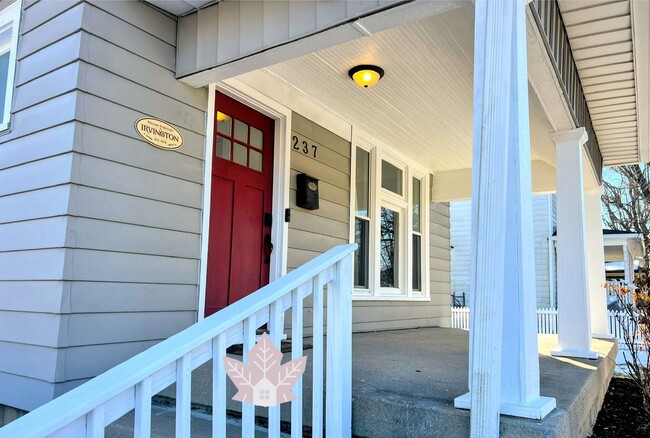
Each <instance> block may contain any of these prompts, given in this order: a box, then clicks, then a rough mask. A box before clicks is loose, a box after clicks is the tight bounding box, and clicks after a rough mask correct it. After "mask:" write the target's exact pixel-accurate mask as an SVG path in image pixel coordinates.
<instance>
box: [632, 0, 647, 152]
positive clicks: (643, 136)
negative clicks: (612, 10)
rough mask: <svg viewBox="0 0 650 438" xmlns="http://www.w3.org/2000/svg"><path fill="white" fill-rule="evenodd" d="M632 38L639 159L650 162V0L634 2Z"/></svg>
mask: <svg viewBox="0 0 650 438" xmlns="http://www.w3.org/2000/svg"><path fill="white" fill-rule="evenodd" d="M632 38H633V44H634V64H635V79H636V105H637V118H638V125H639V126H638V130H639V132H638V139H639V161H641V162H644V163H647V162H650V113H649V109H650V108H649V103H648V100H649V98H650V88H648V86H649V84H648V82H650V81H649V79H650V68H649V67H648V56H649V55H648V54H649V53H650V2H648V1H638V0H637V1H633V2H632Z"/></svg>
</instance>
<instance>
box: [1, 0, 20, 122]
mask: <svg viewBox="0 0 650 438" xmlns="http://www.w3.org/2000/svg"><path fill="white" fill-rule="evenodd" d="M21 5H22V1H21V0H19V1H17V2H15V3H13V4H12V5H11V6H8V7H7V8H5V9H3V10H2V11H0V29H2V28H4V27H6V26H9V25H11V26H12V27H11V47H10V48H9V50H10V54H9V68H8V71H7V89H6V90H5V102H4V109H3V117H2V120H3V122H2V123H0V132H1V131H6V130H8V129H9V127H10V121H11V120H10V118H11V107H12V103H13V94H14V80H15V74H16V52H17V50H18V30H19V27H20V11H21V9H22V8H21ZM6 51H7V50H5V49H3V50H2V51H1V53H3V54H4V53H5V52H6Z"/></svg>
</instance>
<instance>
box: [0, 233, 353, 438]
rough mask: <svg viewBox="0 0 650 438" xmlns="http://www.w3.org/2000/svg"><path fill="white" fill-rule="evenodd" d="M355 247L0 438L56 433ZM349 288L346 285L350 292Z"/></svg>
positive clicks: (311, 265) (328, 256)
mask: <svg viewBox="0 0 650 438" xmlns="http://www.w3.org/2000/svg"><path fill="white" fill-rule="evenodd" d="M356 248H357V245H356V244H347V245H340V246H337V247H335V248H332V249H330V250H329V251H327V252H325V253H323V254H321V255H319V256H318V257H316V258H314V259H313V260H311V261H309V262H307V263H305V264H304V265H302V266H300V267H298V268H296V269H295V270H293V271H291V272H290V273H288V274H287V275H285V276H283V277H281V278H279V279H277V280H275V281H273V282H272V283H269V284H268V285H266V286H264V287H262V288H261V289H259V290H257V291H256V292H254V293H252V294H250V295H248V296H246V297H244V298H242V299H241V300H239V301H237V302H235V303H233V304H231V305H229V306H228V307H226V308H224V309H222V310H220V311H218V312H217V313H215V314H213V315H211V316H209V317H207V318H205V319H203V320H201V321H199V322H198V323H196V324H194V325H192V326H190V327H188V328H186V329H185V330H183V331H181V332H179V333H177V334H175V335H173V336H171V337H170V338H168V339H166V340H164V341H161V342H160V343H158V344H156V345H154V346H153V347H151V348H149V349H147V350H145V351H143V352H142V353H139V354H138V355H136V356H134V357H132V358H130V359H128V360H127V361H125V362H122V363H121V364H119V365H116V366H115V367H113V368H111V369H109V370H108V371H106V372H104V373H103V374H100V375H99V376H97V377H95V378H93V379H91V380H90V381H88V382H86V383H84V384H82V385H80V386H78V387H77V388H75V389H72V390H71V391H69V392H67V393H65V394H63V395H61V396H60V397H58V398H56V399H54V400H52V401H50V402H48V403H46V404H44V405H42V406H40V407H38V408H37V409H35V410H34V411H32V412H30V413H28V414H26V415H24V416H22V417H20V418H18V419H17V420H14V421H13V422H11V423H9V424H8V425H6V426H4V427H2V428H0V438H15V437H21V438H26V437H35V438H36V437H46V436H49V435H51V434H54V433H56V432H57V431H60V430H61V429H62V428H64V427H66V426H68V425H69V424H71V423H72V422H75V421H78V420H80V419H82V418H84V417H85V416H86V415H89V414H90V413H91V412H92V411H93V410H94V409H96V408H97V407H99V406H101V405H102V404H104V403H107V402H108V401H110V400H111V399H113V398H114V397H116V396H119V395H120V394H121V393H122V392H124V391H127V390H129V389H130V388H133V387H135V385H137V384H139V383H140V382H142V381H143V380H144V379H147V378H148V377H150V376H152V375H153V374H154V373H155V372H157V371H158V370H161V369H163V368H164V367H166V366H168V365H169V364H171V363H174V362H175V361H177V360H179V359H180V358H182V357H184V356H185V355H188V354H189V353H191V352H192V351H193V350H194V349H196V348H198V347H200V346H201V345H202V344H204V343H206V342H209V341H210V340H212V339H214V338H215V337H217V336H219V335H220V334H222V333H224V332H225V331H226V330H228V329H229V328H231V327H233V326H235V325H237V324H239V323H241V322H242V321H244V320H245V319H246V318H249V317H251V316H252V315H255V314H256V312H258V311H260V310H262V309H264V308H265V307H266V306H270V305H271V304H273V303H274V302H276V301H278V300H280V299H282V298H283V297H284V296H285V295H286V294H287V293H290V292H291V291H293V290H295V289H297V288H298V287H300V286H301V285H303V284H305V283H306V282H309V281H310V280H311V279H313V278H315V277H316V276H317V275H319V274H320V273H322V272H324V271H326V270H327V269H328V268H331V267H332V266H333V265H335V264H337V263H338V262H340V261H341V260H343V259H344V258H346V256H350V257H349V258H350V260H351V254H352V253H353V252H354V251H355V249H356ZM350 280H351V278H350ZM351 288H352V285H351V284H350V293H351ZM127 412H128V411H126V412H124V413H123V414H126V413H127ZM344 427H345V426H344ZM102 430H103V428H102Z"/></svg>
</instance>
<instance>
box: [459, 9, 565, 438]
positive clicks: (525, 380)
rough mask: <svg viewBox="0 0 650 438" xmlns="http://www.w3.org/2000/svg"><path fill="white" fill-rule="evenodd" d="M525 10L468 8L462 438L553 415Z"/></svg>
mask: <svg viewBox="0 0 650 438" xmlns="http://www.w3.org/2000/svg"><path fill="white" fill-rule="evenodd" d="M526 3H527V2H526V1H525V0H516V1H512V2H495V1H486V0H477V1H476V2H475V29H474V32H475V34H474V138H473V164H472V265H471V285H470V286H471V290H472V293H471V301H472V304H471V311H472V316H471V319H470V323H471V328H470V371H469V380H470V392H469V393H467V394H465V395H463V396H460V397H458V398H456V400H455V401H454V404H455V406H456V407H460V408H470V409H471V436H472V437H486V436H489V437H492V436H498V435H499V414H500V413H504V414H508V415H517V416H524V417H529V418H543V416H545V415H546V414H547V413H548V412H550V411H551V410H552V409H553V408H554V407H555V400H554V399H550V398H547V397H540V396H539V360H538V351H537V326H536V309H535V285H534V278H535V273H534V252H533V229H532V188H531V161H530V129H529V122H528V121H529V114H528V76H527V58H526V16H525V6H526ZM505 145H507V147H504V146H505ZM505 306H507V309H508V311H507V312H504V307H505Z"/></svg>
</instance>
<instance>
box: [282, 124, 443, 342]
mask: <svg viewBox="0 0 650 438" xmlns="http://www.w3.org/2000/svg"><path fill="white" fill-rule="evenodd" d="M292 131H293V132H294V133H295V134H297V135H299V136H302V137H306V138H308V139H309V140H311V141H312V142H314V143H315V144H316V145H317V147H318V155H317V157H318V158H317V159H314V158H313V156H309V155H305V154H303V153H301V152H300V151H295V150H293V149H292V150H291V159H290V160H291V179H290V181H291V193H290V208H291V222H290V223H289V249H288V254H287V256H288V257H287V265H288V268H289V269H290V270H291V269H295V268H296V267H298V266H300V265H302V264H303V263H306V262H307V261H309V260H311V259H312V258H314V257H316V256H318V255H319V254H321V253H323V252H325V251H326V250H328V249H330V248H333V247H335V246H337V245H342V244H345V243H347V242H348V240H349V236H350V229H349V227H350V212H349V208H350V154H351V146H350V142H348V141H347V140H345V139H343V138H341V137H339V136H337V135H335V134H334V133H332V132H330V131H328V130H327V129H325V128H323V127H321V126H319V125H318V124H316V123H314V122H312V121H310V120H308V119H307V118H305V117H303V116H301V115H300V114H297V113H295V112H294V113H293V115H292ZM299 173H305V174H307V175H309V176H312V177H314V178H316V179H318V180H319V193H320V208H319V209H318V210H313V211H310V210H305V209H302V208H299V207H297V206H296V190H295V189H296V175H298V174H299ZM430 233H431V239H430V245H431V254H430V270H431V301H430V302H422V301H419V302H413V301H353V304H352V305H353V312H352V324H353V330H354V331H355V332H360V331H373V330H389V329H398V328H414V327H423V326H435V325H442V326H449V318H450V309H449V291H450V278H449V272H450V269H451V268H450V265H449V263H450V255H449V207H448V205H447V204H432V206H431V209H430ZM289 317H290V315H289V314H287V322H289V321H290V319H289ZM312 318H313V316H312V309H311V299H309V300H308V301H306V302H305V316H304V321H305V328H306V330H307V333H310V332H311V321H312Z"/></svg>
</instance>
